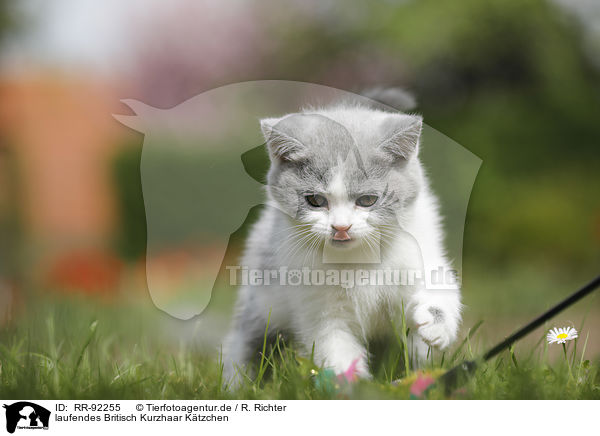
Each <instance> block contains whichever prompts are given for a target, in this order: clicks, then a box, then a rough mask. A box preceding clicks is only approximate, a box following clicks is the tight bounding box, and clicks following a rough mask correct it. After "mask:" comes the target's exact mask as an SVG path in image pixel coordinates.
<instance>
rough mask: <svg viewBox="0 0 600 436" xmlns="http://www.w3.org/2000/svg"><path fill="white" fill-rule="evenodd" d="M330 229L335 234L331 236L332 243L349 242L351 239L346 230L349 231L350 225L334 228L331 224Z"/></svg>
mask: <svg viewBox="0 0 600 436" xmlns="http://www.w3.org/2000/svg"><path fill="white" fill-rule="evenodd" d="M331 227H333V229H334V230H335V234H334V235H333V240H334V241H349V240H350V239H351V238H350V235H349V234H348V230H350V227H352V224H350V225H349V226H335V225H333V224H332V225H331Z"/></svg>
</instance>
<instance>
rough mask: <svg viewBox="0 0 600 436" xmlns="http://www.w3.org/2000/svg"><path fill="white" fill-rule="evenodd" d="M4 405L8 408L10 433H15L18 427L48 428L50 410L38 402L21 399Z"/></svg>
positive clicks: (8, 429)
mask: <svg viewBox="0 0 600 436" xmlns="http://www.w3.org/2000/svg"><path fill="white" fill-rule="evenodd" d="M2 407H4V408H5V409H6V431H7V432H9V433H14V432H15V430H16V429H17V428H19V429H44V430H47V429H48V426H49V424H50V411H49V410H48V409H46V408H44V407H42V406H40V405H38V404H35V403H31V402H29V401H19V402H17V403H13V404H10V405H7V404H4V405H3V406H2ZM24 411H25V412H24ZM22 412H24V413H25V414H22ZM19 424H21V425H19Z"/></svg>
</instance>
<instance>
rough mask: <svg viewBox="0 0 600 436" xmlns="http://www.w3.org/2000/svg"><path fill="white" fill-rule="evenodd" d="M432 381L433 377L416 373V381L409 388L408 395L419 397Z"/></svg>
mask: <svg viewBox="0 0 600 436" xmlns="http://www.w3.org/2000/svg"><path fill="white" fill-rule="evenodd" d="M434 381H435V380H434V379H433V377H430V376H428V375H423V374H421V373H418V374H417V379H416V380H415V381H414V382H413V384H412V385H411V386H410V393H411V394H412V395H414V396H416V397H420V396H421V395H423V392H425V391H426V390H427V388H428V387H429V386H431V385H432V384H433V382H434Z"/></svg>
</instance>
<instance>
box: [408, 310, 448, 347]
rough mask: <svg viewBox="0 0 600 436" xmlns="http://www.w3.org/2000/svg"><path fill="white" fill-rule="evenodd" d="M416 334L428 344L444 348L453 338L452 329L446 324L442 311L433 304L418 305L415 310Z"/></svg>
mask: <svg viewBox="0 0 600 436" xmlns="http://www.w3.org/2000/svg"><path fill="white" fill-rule="evenodd" d="M414 321H415V324H416V327H417V334H418V335H419V336H421V338H423V341H425V342H426V343H427V344H428V345H431V346H433V347H436V348H441V349H444V348H446V347H447V346H448V345H450V344H451V343H452V341H453V339H454V329H453V328H452V327H451V326H450V325H449V324H448V320H447V317H446V316H445V314H444V312H443V311H442V310H441V309H440V308H438V307H435V306H420V307H418V308H417V309H416V310H415V313H414Z"/></svg>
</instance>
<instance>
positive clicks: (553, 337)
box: [546, 327, 577, 344]
mask: <svg viewBox="0 0 600 436" xmlns="http://www.w3.org/2000/svg"><path fill="white" fill-rule="evenodd" d="M575 338H577V330H575V329H574V328H573V327H560V328H556V327H554V328H553V329H552V330H550V331H549V332H548V334H547V335H546V339H547V340H548V343H549V344H555V343H556V344H564V343H565V342H567V341H571V340H573V339H575Z"/></svg>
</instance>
